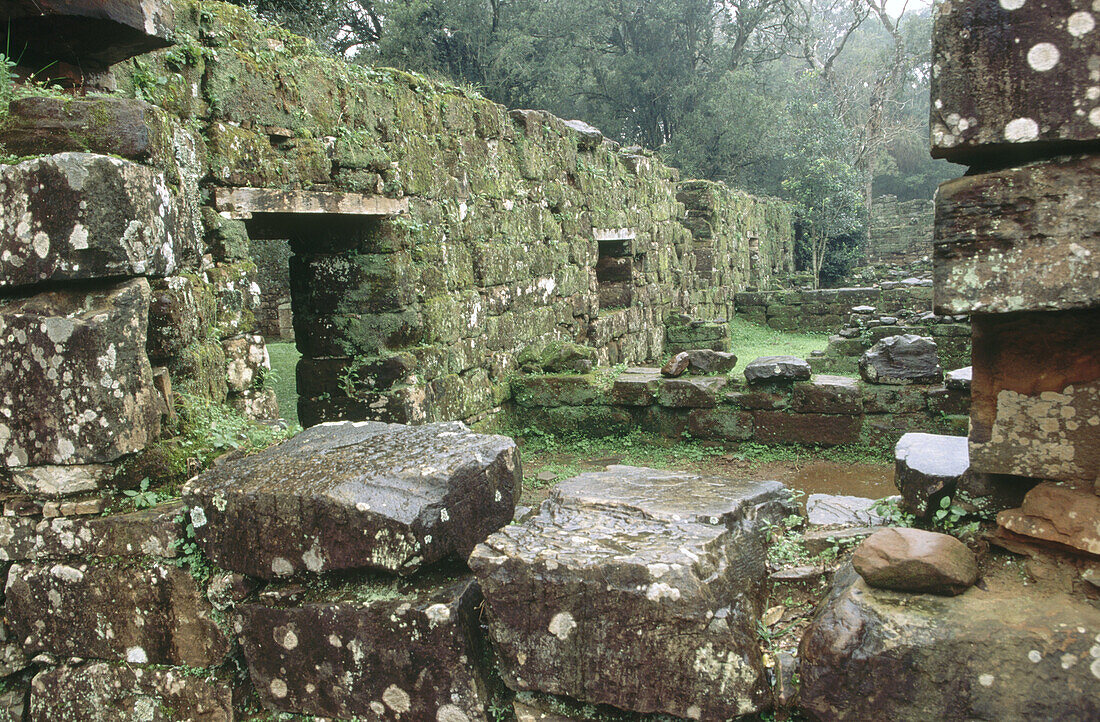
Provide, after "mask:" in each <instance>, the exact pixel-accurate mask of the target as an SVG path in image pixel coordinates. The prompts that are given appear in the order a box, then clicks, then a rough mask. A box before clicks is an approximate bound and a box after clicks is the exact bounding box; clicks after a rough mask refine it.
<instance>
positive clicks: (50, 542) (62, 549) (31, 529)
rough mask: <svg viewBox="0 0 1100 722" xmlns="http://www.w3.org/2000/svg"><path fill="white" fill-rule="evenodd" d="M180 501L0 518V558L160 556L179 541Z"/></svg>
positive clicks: (181, 533) (168, 555) (171, 553)
mask: <svg viewBox="0 0 1100 722" xmlns="http://www.w3.org/2000/svg"><path fill="white" fill-rule="evenodd" d="M183 517H184V508H183V504H181V503H179V502H173V503H169V504H162V505H160V506H157V507H153V508H151V509H141V510H138V511H133V512H129V513H125V514H110V515H108V516H86V517H85V516H80V517H69V516H62V517H57V518H53V519H37V518H34V517H8V516H5V517H0V559H3V560H12V561H27V560H45V559H66V558H68V557H78V556H79V557H98V558H101V559H102V558H111V557H163V558H173V557H175V556H177V555H178V550H177V546H178V545H179V544H180V543H181V542H182V541H183V540H184V538H185V535H184V528H183V526H184V525H183Z"/></svg>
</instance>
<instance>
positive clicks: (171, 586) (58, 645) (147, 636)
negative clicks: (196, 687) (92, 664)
mask: <svg viewBox="0 0 1100 722" xmlns="http://www.w3.org/2000/svg"><path fill="white" fill-rule="evenodd" d="M5 597H6V599H5V607H4V612H5V615H6V617H7V619H8V621H9V622H10V624H11V630H12V633H13V635H14V637H15V638H16V639H19V640H21V641H22V644H23V650H24V651H25V652H26V653H27V654H28V655H29V656H31V657H33V656H34V655H36V654H39V653H41V652H45V653H47V654H51V655H54V656H56V657H82V658H89V657H90V658H95V659H107V660H117V661H126V662H129V663H131V664H178V665H188V666H191V667H207V666H213V665H217V664H220V663H221V662H223V661H224V660H225V658H226V656H227V655H228V653H229V649H230V640H229V637H228V635H227V634H226V632H225V631H224V630H222V629H221V628H220V627H219V626H218V624H217V623H216V622H215V620H214V614H213V611H214V610H213V607H211V605H210V603H209V602H208V601H207V599H206V595H205V594H204V592H203V589H202V587H201V586H200V585H199V583H198V582H197V581H196V580H195V578H194V577H192V576H191V574H190V573H189V572H188V570H186V569H181V568H179V567H175V566H169V565H164V564H161V563H158V562H151V563H148V564H144V565H141V566H135V565H133V564H127V563H125V562H122V561H101V562H98V563H88V562H81V563H74V564H73V565H71V566H70V565H68V564H61V563H58V564H51V563H49V562H46V563H34V564H24V563H20V564H14V565H12V568H11V571H10V573H9V574H8V585H7V588H6V589H5Z"/></svg>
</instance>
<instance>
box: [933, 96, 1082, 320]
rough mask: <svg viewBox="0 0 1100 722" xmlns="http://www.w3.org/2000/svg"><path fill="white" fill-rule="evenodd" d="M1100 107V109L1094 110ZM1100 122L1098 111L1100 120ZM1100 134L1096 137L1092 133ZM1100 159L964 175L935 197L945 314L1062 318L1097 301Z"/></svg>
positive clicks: (939, 291) (936, 256) (939, 292)
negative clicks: (1049, 315)
mask: <svg viewBox="0 0 1100 722" xmlns="http://www.w3.org/2000/svg"><path fill="white" fill-rule="evenodd" d="M1097 107H1100V106H1097ZM1096 116H1097V120H1098V121H1100V111H1097V112H1096ZM1093 130H1094V131H1096V132H1097V133H1098V134H1100V127H1094V128H1093ZM1097 194H1100V158H1097V157H1095V156H1084V157H1078V158H1074V159H1072V160H1060V161H1052V162H1048V163H1037V164H1031V165H1027V166H1025V167H1022V168H1013V169H1010V170H1003V171H998V172H996V173H984V174H977V175H967V176H963V177H962V178H958V179H956V180H953V181H949V182H947V183H944V184H943V185H942V186H941V187H940V189H939V191H938V192H937V194H936V225H935V228H936V231H935V240H934V242H933V247H932V248H933V250H932V263H933V268H934V269H935V274H936V306H935V307H936V311H937V312H938V313H942V314H968V313H1014V312H1017V311H1065V310H1070V309H1084V308H1091V307H1094V306H1095V305H1096V303H1097V300H1098V299H1100V277H1098V276H1097V275H1096V264H1097V261H1096V258H1097V256H1098V255H1100V233H1098V232H1097V230H1096V228H1097V224H1098V223H1100V208H1097V204H1096V203H1095V202H1093V199H1094V198H1096V196H1097Z"/></svg>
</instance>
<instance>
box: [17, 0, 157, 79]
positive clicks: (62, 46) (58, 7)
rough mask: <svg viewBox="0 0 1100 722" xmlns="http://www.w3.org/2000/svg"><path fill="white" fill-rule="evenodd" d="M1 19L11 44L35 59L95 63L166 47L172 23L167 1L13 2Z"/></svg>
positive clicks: (68, 0)
mask: <svg viewBox="0 0 1100 722" xmlns="http://www.w3.org/2000/svg"><path fill="white" fill-rule="evenodd" d="M0 17H3V18H4V19H5V20H7V21H8V24H9V25H10V28H9V30H8V32H9V34H10V37H11V38H12V42H13V47H16V46H18V47H23V42H26V43H29V46H30V47H29V50H30V51H31V52H32V53H33V54H34V55H35V56H36V57H38V58H44V59H46V60H56V59H58V58H60V59H63V60H65V62H69V63H73V64H81V63H84V64H89V65H92V66H99V67H106V66H108V65H113V64H114V63H117V62H119V61H121V60H125V59H126V58H129V57H132V56H134V55H140V54H141V53H147V52H149V51H150V50H156V49H157V48H163V47H164V46H166V45H169V44H170V40H169V38H170V37H171V34H172V29H173V28H174V27H175V13H174V11H173V9H172V4H171V3H170V2H167V0H121V1H114V0H112V2H102V1H101V0H11V1H10V2H7V3H5V4H4V7H3V9H2V10H0ZM16 41H23V42H16Z"/></svg>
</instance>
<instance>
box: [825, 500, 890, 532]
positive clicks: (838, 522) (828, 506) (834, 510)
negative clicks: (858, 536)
mask: <svg viewBox="0 0 1100 722" xmlns="http://www.w3.org/2000/svg"><path fill="white" fill-rule="evenodd" d="M878 501H879V500H878V499H868V498H865V497H862V496H837V495H832V494H810V496H809V497H807V499H806V517H807V520H808V521H809V523H810V524H812V525H813V526H853V527H866V526H881V525H882V524H884V523H885V521H886V520H885V519H883V518H882V516H881V515H880V514H878V513H876V512H875V511H874V510H873V507H874V506H875V504H877V503H878Z"/></svg>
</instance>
